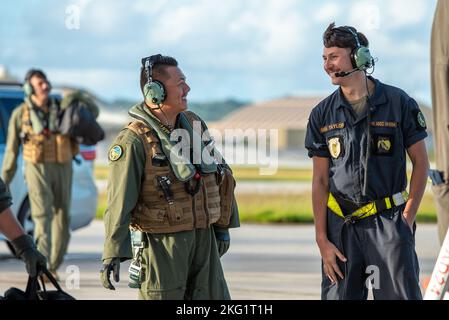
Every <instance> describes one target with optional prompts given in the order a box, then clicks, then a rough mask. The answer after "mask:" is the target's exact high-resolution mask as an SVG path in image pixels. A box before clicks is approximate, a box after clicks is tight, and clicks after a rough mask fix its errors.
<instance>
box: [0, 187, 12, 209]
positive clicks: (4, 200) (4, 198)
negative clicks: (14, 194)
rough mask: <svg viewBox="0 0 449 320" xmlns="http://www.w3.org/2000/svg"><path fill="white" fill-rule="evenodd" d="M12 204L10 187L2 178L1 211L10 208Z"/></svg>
mask: <svg viewBox="0 0 449 320" xmlns="http://www.w3.org/2000/svg"><path fill="white" fill-rule="evenodd" d="M11 204H12V199H11V194H10V193H9V190H8V187H7V186H6V184H5V183H4V182H3V180H2V179H0V213H2V212H3V211H5V210H6V209H8V208H9V207H10V206H11Z"/></svg>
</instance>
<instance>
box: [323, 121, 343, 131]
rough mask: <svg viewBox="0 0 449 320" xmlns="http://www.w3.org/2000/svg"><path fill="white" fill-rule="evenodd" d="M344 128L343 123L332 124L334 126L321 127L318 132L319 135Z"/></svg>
mask: <svg viewBox="0 0 449 320" xmlns="http://www.w3.org/2000/svg"><path fill="white" fill-rule="evenodd" d="M344 127H345V123H344V122H340V123H334V124H330V125H328V126H325V127H322V128H321V129H320V132H321V133H326V132H328V131H331V130H335V129H343V128H344Z"/></svg>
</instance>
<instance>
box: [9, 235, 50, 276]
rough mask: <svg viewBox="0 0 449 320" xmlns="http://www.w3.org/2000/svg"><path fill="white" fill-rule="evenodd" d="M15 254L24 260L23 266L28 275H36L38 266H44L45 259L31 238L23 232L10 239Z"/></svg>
mask: <svg viewBox="0 0 449 320" xmlns="http://www.w3.org/2000/svg"><path fill="white" fill-rule="evenodd" d="M11 244H12V246H13V248H14V250H15V251H16V254H17V256H18V257H19V258H20V259H21V260H22V261H23V262H25V267H26V270H27V272H28V274H29V275H30V277H36V276H37V273H38V268H39V267H42V268H45V267H46V264H47V259H46V258H45V257H44V256H43V255H42V253H40V252H39V251H38V250H37V249H36V245H35V244H34V241H33V239H32V238H31V237H30V236H29V235H27V234H23V235H21V236H19V237H18V238H16V239H14V240H12V241H11Z"/></svg>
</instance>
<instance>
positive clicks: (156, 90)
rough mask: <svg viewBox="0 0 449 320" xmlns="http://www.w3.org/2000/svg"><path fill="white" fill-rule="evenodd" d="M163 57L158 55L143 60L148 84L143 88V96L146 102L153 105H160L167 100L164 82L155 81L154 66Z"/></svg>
mask: <svg viewBox="0 0 449 320" xmlns="http://www.w3.org/2000/svg"><path fill="white" fill-rule="evenodd" d="M160 57H162V55H160V54H156V55H153V56H150V57H146V58H143V59H142V66H143V67H144V68H145V74H146V76H147V83H146V84H145V86H144V87H143V96H144V98H145V100H148V101H151V102H152V103H153V104H157V105H160V104H162V102H164V100H165V96H166V91H165V87H164V85H163V83H162V82H160V81H157V80H153V65H154V64H155V63H156V62H157V60H158V59H160Z"/></svg>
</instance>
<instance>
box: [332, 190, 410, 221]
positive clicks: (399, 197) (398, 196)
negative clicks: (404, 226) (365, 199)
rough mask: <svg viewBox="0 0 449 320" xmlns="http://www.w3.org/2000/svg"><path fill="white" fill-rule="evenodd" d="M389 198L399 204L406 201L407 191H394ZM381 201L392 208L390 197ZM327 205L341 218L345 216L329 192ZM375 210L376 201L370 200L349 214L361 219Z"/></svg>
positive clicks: (388, 207) (375, 211)
mask: <svg viewBox="0 0 449 320" xmlns="http://www.w3.org/2000/svg"><path fill="white" fill-rule="evenodd" d="M391 198H392V199H393V203H394V205H395V206H400V205H402V204H404V203H405V202H407V200H408V193H407V191H402V192H398V193H395V194H394V195H392V196H391ZM382 201H385V206H386V208H387V209H391V208H392V204H391V200H390V197H386V198H384V199H382ZM327 207H328V208H329V209H330V210H331V211H332V212H333V213H335V214H336V215H337V216H339V217H341V218H345V215H344V214H343V211H342V210H341V208H340V205H339V204H338V202H337V200H336V199H335V197H334V196H333V195H332V193H330V192H329V197H328V199H327ZM377 212H378V210H377V207H376V203H375V202H370V203H368V204H366V205H364V206H363V207H360V208H358V209H357V210H356V211H354V212H353V213H352V214H350V215H349V216H352V217H355V218H360V219H362V218H366V217H369V216H372V215H375V214H376V213H377Z"/></svg>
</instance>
